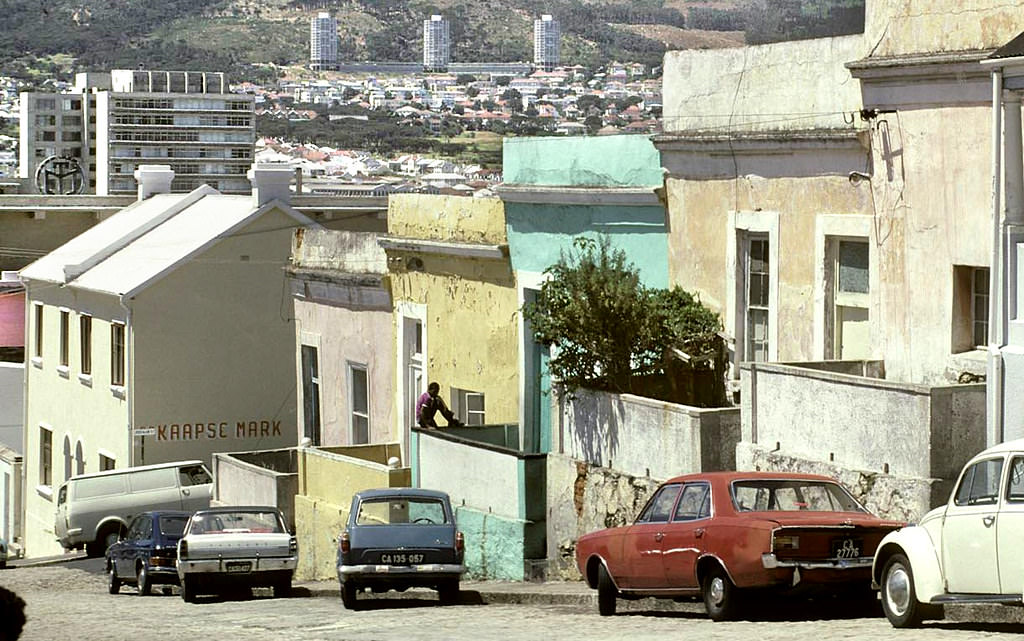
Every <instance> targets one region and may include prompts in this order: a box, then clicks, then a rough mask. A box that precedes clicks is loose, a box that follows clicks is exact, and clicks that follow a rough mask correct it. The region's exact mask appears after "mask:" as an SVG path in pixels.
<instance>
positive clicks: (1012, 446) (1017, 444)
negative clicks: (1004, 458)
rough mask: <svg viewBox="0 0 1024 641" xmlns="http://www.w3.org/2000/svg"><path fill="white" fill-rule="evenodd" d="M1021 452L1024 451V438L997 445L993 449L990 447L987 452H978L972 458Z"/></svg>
mask: <svg viewBox="0 0 1024 641" xmlns="http://www.w3.org/2000/svg"><path fill="white" fill-rule="evenodd" d="M1020 451H1024V438H1018V439H1014V440H1012V441H1004V442H1002V443H997V444H996V445H993V446H992V447H990V448H988V449H986V450H982V451H981V452H978V453H977V454H975V455H974V456H972V457H971V458H974V457H976V456H986V455H989V454H999V453H1002V452H1020Z"/></svg>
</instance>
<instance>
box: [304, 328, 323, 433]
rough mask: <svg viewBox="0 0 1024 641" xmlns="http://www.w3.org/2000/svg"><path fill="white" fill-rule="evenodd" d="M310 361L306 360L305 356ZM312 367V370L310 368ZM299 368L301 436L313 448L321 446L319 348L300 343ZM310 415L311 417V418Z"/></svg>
mask: <svg viewBox="0 0 1024 641" xmlns="http://www.w3.org/2000/svg"><path fill="white" fill-rule="evenodd" d="M309 354H311V355H312V360H311V361H310V360H307V355H309ZM311 366H312V368H311ZM299 367H300V373H301V375H302V435H303V437H304V438H308V439H309V440H310V444H311V445H313V446H319V445H320V444H321V442H320V441H321V439H322V438H323V437H322V427H323V425H322V420H321V417H322V407H321V405H320V348H319V347H318V346H316V345H310V344H307V343H302V344H301V345H300V346H299ZM311 415H312V416H311Z"/></svg>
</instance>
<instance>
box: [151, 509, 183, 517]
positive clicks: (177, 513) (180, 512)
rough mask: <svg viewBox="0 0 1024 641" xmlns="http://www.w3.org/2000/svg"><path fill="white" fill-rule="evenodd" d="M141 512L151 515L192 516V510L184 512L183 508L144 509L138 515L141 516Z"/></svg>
mask: <svg viewBox="0 0 1024 641" xmlns="http://www.w3.org/2000/svg"><path fill="white" fill-rule="evenodd" d="M143 514H149V515H152V516H185V517H189V516H192V512H186V511H185V510H146V511H145V512H142V513H141V514H139V516H142V515H143Z"/></svg>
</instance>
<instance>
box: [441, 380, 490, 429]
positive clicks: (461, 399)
mask: <svg viewBox="0 0 1024 641" xmlns="http://www.w3.org/2000/svg"><path fill="white" fill-rule="evenodd" d="M477 400H479V402H480V406H479V409H473V408H472V405H473V404H474V401H477ZM449 409H451V411H452V413H453V414H455V416H456V417H458V419H459V420H460V421H462V422H463V424H465V425H487V398H486V395H485V394H484V393H483V392H477V391H474V390H468V389H461V388H458V387H453V388H452V406H451V408H449Z"/></svg>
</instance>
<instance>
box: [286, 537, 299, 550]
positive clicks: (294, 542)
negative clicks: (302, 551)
mask: <svg viewBox="0 0 1024 641" xmlns="http://www.w3.org/2000/svg"><path fill="white" fill-rule="evenodd" d="M288 553H289V554H298V553H299V541H298V539H296V538H295V537H294V536H293V537H292V538H291V539H289V540H288Z"/></svg>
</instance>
